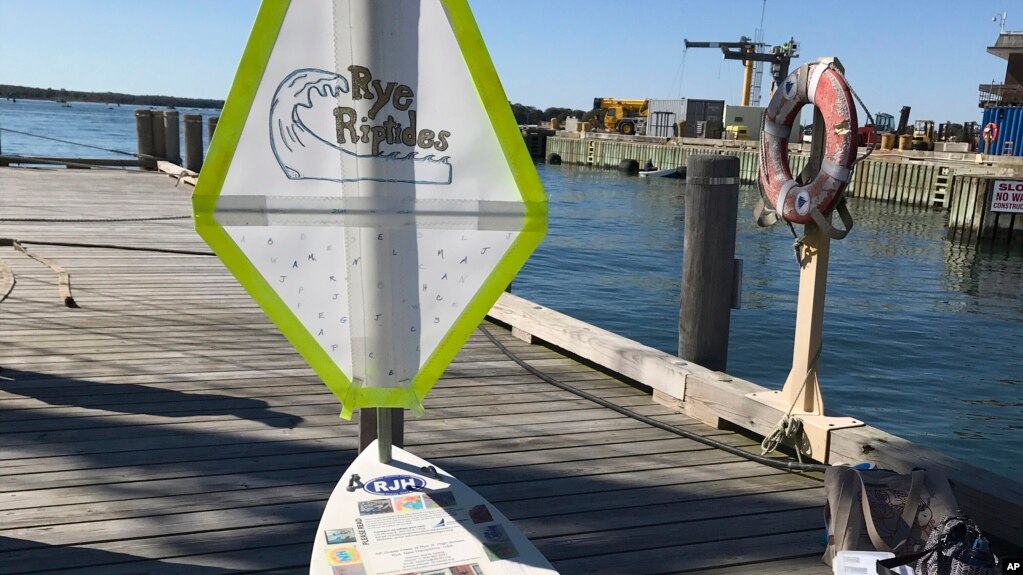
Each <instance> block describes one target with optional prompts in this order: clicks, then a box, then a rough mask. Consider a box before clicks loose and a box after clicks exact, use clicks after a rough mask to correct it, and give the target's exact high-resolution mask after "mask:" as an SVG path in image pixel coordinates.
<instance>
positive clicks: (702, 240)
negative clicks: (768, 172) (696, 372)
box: [678, 155, 739, 371]
mask: <svg viewBox="0 0 1023 575" xmlns="http://www.w3.org/2000/svg"><path fill="white" fill-rule="evenodd" d="M685 209H686V214H685V244H684V247H683V250H682V251H683V262H682V307H681V309H680V311H679V316H678V356H679V357H681V358H683V359H686V360H688V361H692V362H694V363H698V364H700V365H702V366H705V367H707V368H709V369H713V370H716V371H725V368H726V367H727V365H728V330H729V321H730V314H731V308H732V285H733V283H734V281H735V263H734V262H735V222H736V218H737V217H738V209H739V159H738V158H736V157H734V156H710V155H692V156H689V158H688V160H687V161H686V199H685Z"/></svg>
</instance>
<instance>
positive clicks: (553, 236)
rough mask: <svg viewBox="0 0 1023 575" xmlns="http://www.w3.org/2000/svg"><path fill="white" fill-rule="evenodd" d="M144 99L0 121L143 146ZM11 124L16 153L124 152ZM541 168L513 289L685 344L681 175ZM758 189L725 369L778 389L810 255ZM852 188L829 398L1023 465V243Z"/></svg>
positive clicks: (645, 336) (909, 430)
mask: <svg viewBox="0 0 1023 575" xmlns="http://www.w3.org/2000/svg"><path fill="white" fill-rule="evenodd" d="M133 109H134V108H132V107H129V106H122V107H120V108H117V107H114V108H112V109H108V107H107V106H105V105H98V104H78V103H74V104H73V107H71V108H62V107H60V106H59V105H58V104H54V103H52V102H25V101H19V102H18V103H16V104H14V103H11V102H8V101H2V102H0V127H3V128H11V129H16V130H23V131H28V132H33V133H38V134H43V135H48V136H52V137H58V138H62V139H67V140H72V141H78V142H83V143H88V144H92V145H96V146H100V147H104V148H111V149H117V150H124V151H133V150H134V148H135V131H134V130H135V129H134V114H133ZM180 111H181V112H182V113H184V112H186V111H187V110H180ZM188 112H189V113H191V111H188ZM197 113H202V114H203V115H209V114H213V115H216V112H215V111H211V110H202V111H197ZM0 137H2V147H3V151H4V153H22V154H40V155H78V156H91V157H117V156H116V155H115V154H111V153H108V152H102V151H99V150H87V149H83V148H78V147H74V146H68V145H64V144H57V143H55V142H48V141H43V140H38V139H32V138H27V137H24V136H16V135H12V134H10V133H7V132H4V133H2V135H0ZM538 169H539V171H540V176H541V178H542V179H543V181H544V184H545V186H546V189H547V193H548V195H549V196H550V201H551V222H550V231H549V234H548V237H547V239H546V241H545V242H544V244H543V245H542V246H541V247H540V248H539V250H538V251H537V253H536V254H535V255H534V257H533V258H532V259H531V260H530V262H529V263H528V264H527V265H526V267H525V269H524V270H523V271H522V273H520V274H519V277H518V278H517V279H516V281H515V287H514V289H515V292H516V293H517V294H519V295H522V296H523V297H526V298H529V299H531V300H534V301H536V302H538V303H541V304H544V305H546V306H549V307H552V308H554V309H557V310H560V311H562V312H565V313H567V314H569V315H572V316H575V317H578V318H580V319H583V320H585V321H588V322H590V323H593V324H596V325H598V326H601V327H603V328H605V329H609V330H611V331H614V332H617V333H620V334H622V335H625V336H627V337H630V338H632V339H636V340H638V341H640V342H643V343H645V344H647V345H651V346H653V347H656V348H659V349H662V350H664V351H667V352H671V353H674V352H675V351H676V345H677V344H676V341H677V316H678V301H679V293H680V289H679V277H680V270H681V266H682V237H683V230H682V222H683V216H684V213H683V212H684V210H683V204H684V194H685V187H684V185H682V184H680V183H679V182H678V181H675V180H651V181H647V180H645V179H638V178H627V177H622V176H619V175H618V174H617V173H616V172H605V171H595V170H588V169H581V168H573V167H569V166H543V165H541V166H538ZM755 201H756V192H755V191H754V190H752V189H745V190H743V192H742V195H741V198H740V214H739V220H738V239H737V246H736V252H737V257H740V258H742V259H743V260H744V261H745V267H744V278H743V286H742V288H743V309H741V310H736V311H733V312H732V332H731V348H730V352H729V367H728V370H729V371H730V372H731V373H733V374H735V375H737V376H739V377H742V378H745V379H749V380H751V381H754V382H756V383H759V384H761V385H765V386H767V387H775V388H780V387H781V385H782V383H783V382H784V380H785V377H786V376H787V375H788V371H789V367H790V361H791V352H792V337H793V330H794V324H795V300H796V292H797V285H798V271H799V270H798V267H797V265H796V261H795V257H794V255H793V250H792V236H791V234H790V233H789V231H788V229H787V228H783V227H774V228H769V229H761V228H757V227H756V226H755V224H754V223H753V220H752V217H751V216H750V215H749V214H750V210H752V207H753V204H754V202H755ZM850 203H851V210H852V212H853V215H854V217H855V218H856V229H855V230H854V231H853V233H852V234H850V235H849V237H848V238H847V239H845V240H843V241H839V242H834V243H833V244H832V254H831V273H830V276H829V289H828V307H827V313H826V316H825V340H824V350H823V352H822V355H821V371H820V375H821V384H822V387H823V390H824V398H825V401H826V402H827V405H828V407H829V408H832V409H835V410H837V411H840V412H843V413H845V414H847V415H852V416H855V417H858V418H860V419H863V420H865V421H866V422H868V423H870V424H872V425H875V426H877V427H880V428H882V429H885V430H886V431H889V432H891V433H895V434H897V435H900V436H903V437H905V438H907V439H910V440H912V441H916V442H919V443H921V444H924V445H928V446H930V447H933V448H936V449H940V450H943V451H946V452H948V453H951V454H953V455H956V456H958V457H961V458H963V459H966V460H968V461H971V462H973V463H974V464H976V465H979V466H981V467H985V468H988V469H991V470H993V471H996V472H999V473H1001V474H1003V475H1007V476H1013V477H1019V475H1020V473H1021V472H1023V458H1021V457H1020V454H1021V452H1023V410H1021V409H1020V408H1021V407H1023V351H1021V350H1023V256H1021V255H1020V254H1019V253H1016V254H1005V253H1003V252H1001V251H990V250H974V249H972V248H968V247H962V246H958V245H955V244H952V243H949V242H947V241H945V239H944V233H945V232H944V221H945V217H944V214H942V213H941V212H939V211H929V210H920V209H909V208H904V207H899V206H890V205H886V204H881V203H875V202H869V201H858V200H851V202H850Z"/></svg>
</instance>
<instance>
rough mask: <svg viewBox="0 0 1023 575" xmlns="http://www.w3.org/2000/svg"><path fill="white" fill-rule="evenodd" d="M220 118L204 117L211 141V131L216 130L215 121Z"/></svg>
mask: <svg viewBox="0 0 1023 575" xmlns="http://www.w3.org/2000/svg"><path fill="white" fill-rule="evenodd" d="M219 120H220V117H219V116H210V117H209V118H206V131H207V132H209V133H210V141H211V142H212V141H213V132H216V131H217V121H219Z"/></svg>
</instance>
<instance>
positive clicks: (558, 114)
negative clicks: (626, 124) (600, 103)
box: [511, 104, 605, 126]
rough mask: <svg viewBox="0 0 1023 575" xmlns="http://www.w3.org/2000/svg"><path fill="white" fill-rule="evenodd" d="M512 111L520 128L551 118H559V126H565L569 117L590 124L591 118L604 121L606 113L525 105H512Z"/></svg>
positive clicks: (602, 111)
mask: <svg viewBox="0 0 1023 575" xmlns="http://www.w3.org/2000/svg"><path fill="white" fill-rule="evenodd" d="M511 109H512V114H514V115H515V122H516V123H517V124H518V125H520V126H528V125H537V124H539V123H541V122H547V121H550V120H551V118H557V119H558V124H559V125H562V126H564V125H565V118H568V117H569V116H572V117H575V118H578V119H579V120H581V121H583V122H588V121H589V120H590V117H591V116H598V120H600V119H602V118H603V115H604V112H605V110H590V111H583V110H578V109H572V108H558V107H551V108H547V109H546V110H541V109H539V108H535V107H533V106H526V105H524V104H512V105H511Z"/></svg>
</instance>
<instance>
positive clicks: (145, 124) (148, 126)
mask: <svg viewBox="0 0 1023 575" xmlns="http://www.w3.org/2000/svg"><path fill="white" fill-rule="evenodd" d="M135 134H136V137H137V139H138V154H139V162H140V165H141V167H142V168H143V169H145V170H155V169H156V160H155V158H153V156H154V155H155V150H154V149H153V111H152V110H141V109H140V110H135Z"/></svg>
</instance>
